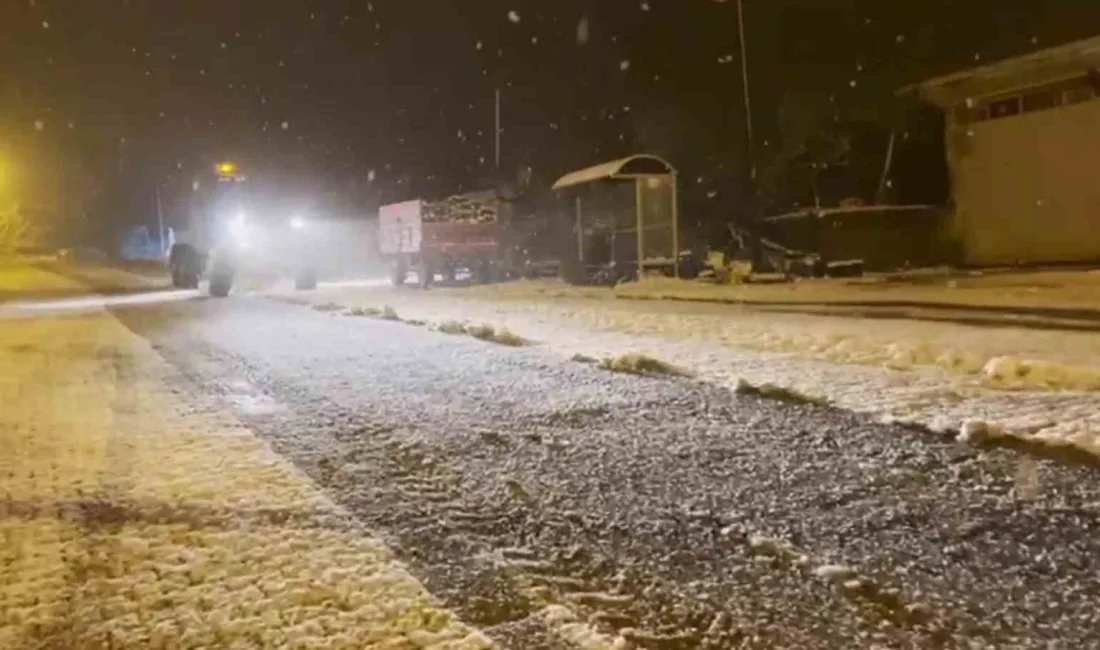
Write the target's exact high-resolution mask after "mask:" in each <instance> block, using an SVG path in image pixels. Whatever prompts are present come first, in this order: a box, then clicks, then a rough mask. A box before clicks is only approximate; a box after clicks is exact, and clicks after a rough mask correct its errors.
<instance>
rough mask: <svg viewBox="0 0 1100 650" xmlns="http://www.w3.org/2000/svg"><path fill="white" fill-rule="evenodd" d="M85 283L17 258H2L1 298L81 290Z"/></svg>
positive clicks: (0, 273)
mask: <svg viewBox="0 0 1100 650" xmlns="http://www.w3.org/2000/svg"><path fill="white" fill-rule="evenodd" d="M82 289H84V285H83V284H81V283H79V282H77V281H75V280H70V279H68V278H65V277H62V276H60V275H58V274H56V273H52V272H50V271H46V270H44V269H41V268H39V267H37V266H34V265H31V264H27V263H24V262H21V261H19V260H16V259H12V260H4V259H0V300H2V299H3V298H4V296H5V295H10V296H16V295H35V294H42V293H49V292H53V291H74V292H75V291H80V290H82Z"/></svg>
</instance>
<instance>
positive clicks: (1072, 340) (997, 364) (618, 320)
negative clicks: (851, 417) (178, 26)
mask: <svg viewBox="0 0 1100 650" xmlns="http://www.w3.org/2000/svg"><path fill="white" fill-rule="evenodd" d="M315 299H316V300H324V301H330V302H336V303H338V304H341V305H344V306H346V307H355V306H364V307H369V306H374V305H376V304H382V302H385V303H387V304H392V305H394V307H395V308H396V309H397V310H398V311H399V312H400V313H401V315H402V316H403V317H406V318H411V319H417V320H426V321H429V322H438V321H444V320H454V321H472V322H487V323H493V324H494V325H495V326H498V327H504V328H507V329H508V330H510V331H513V332H516V333H517V334H519V335H521V336H523V337H525V338H527V339H529V340H532V341H535V342H537V343H539V344H541V345H543V346H544V347H546V348H548V349H550V350H552V351H554V352H555V353H559V354H561V355H562V356H565V357H573V356H577V355H579V356H581V357H589V358H597V359H600V358H606V357H609V356H623V355H629V354H640V355H645V356H649V357H653V358H656V359H660V360H663V361H666V362H669V363H673V364H676V365H677V366H678V367H681V368H684V369H687V370H690V371H693V372H695V373H696V376H697V377H698V378H699V379H701V380H704V381H710V382H714V383H716V384H719V385H723V386H727V387H729V388H731V389H734V390H736V389H737V387H738V386H740V385H744V383H745V382H748V383H749V384H751V385H754V386H760V385H772V386H776V387H779V388H782V389H786V390H789V391H792V392H794V393H797V394H802V395H805V396H807V397H808V398H812V399H820V400H824V401H827V402H829V403H831V404H833V405H835V406H837V407H840V408H844V409H847V410H851V411H856V412H861V413H867V414H871V415H874V416H877V417H879V418H882V419H884V420H888V421H893V422H905V423H911V424H914V425H919V426H924V427H928V428H931V429H934V430H940V431H944V432H948V431H954V432H957V431H961V430H962V428H963V425H964V424H965V423H967V422H970V423H975V422H981V423H983V426H984V427H985V428H986V429H988V430H990V431H995V432H998V433H1003V434H1005V435H1011V436H1015V437H1019V438H1023V439H1027V440H1034V441H1039V442H1043V443H1047V444H1054V443H1058V444H1069V445H1072V446H1075V447H1078V448H1081V449H1084V450H1086V451H1089V452H1090V453H1093V454H1097V455H1100V394H1097V393H1096V392H1094V391H1089V390H1049V389H1050V388H1064V384H1065V383H1070V384H1077V385H1083V386H1086V387H1089V386H1091V384H1090V383H1089V382H1091V381H1092V377H1093V375H1091V374H1090V373H1091V372H1092V371H1093V369H1095V368H1100V363H1095V365H1088V366H1083V367H1082V368H1081V369H1075V368H1073V367H1071V366H1070V364H1065V365H1058V364H1059V363H1060V361H1059V359H1058V358H1051V359H1043V360H1035V361H1019V360H1017V359H1016V358H1014V357H1011V356H1004V355H999V356H994V357H990V358H984V357H983V355H982V354H974V353H970V352H957V353H955V354H957V355H958V358H959V359H962V360H963V362H962V363H954V362H952V363H942V364H940V363H936V364H932V365H923V364H921V363H918V361H920V360H922V359H926V358H929V357H931V355H932V354H933V353H935V355H936V356H935V357H931V358H935V359H940V358H941V357H943V358H944V359H951V358H952V357H951V356H949V355H950V354H951V353H950V352H949V351H945V350H938V349H937V348H936V347H935V346H930V347H928V348H927V349H926V350H925V351H923V352H922V351H920V350H921V348H920V346H919V345H914V346H910V347H908V348H907V347H905V346H906V342H905V340H904V338H902V340H901V342H895V343H890V344H888V345H885V347H883V348H881V350H879V348H876V347H875V346H874V345H871V344H869V343H868V340H873V339H869V337H872V332H871V331H870V330H871V329H872V328H885V329H887V332H886V333H881V332H880V333H879V340H880V342H882V341H889V340H890V339H891V338H892V337H893V336H895V335H897V332H898V331H900V332H902V333H903V334H904V333H906V332H907V331H908V330H907V329H906V328H910V327H911V328H913V332H909V333H915V332H917V331H918V330H920V331H923V330H925V329H927V328H931V329H933V330H935V331H937V332H939V334H937V336H939V337H941V338H943V339H944V340H947V339H949V338H951V337H956V336H963V332H964V331H968V332H969V333H968V334H966V336H965V337H964V338H962V339H955V341H956V345H966V344H967V343H968V342H972V343H973V344H974V345H978V344H983V345H985V346H986V348H985V349H986V350H997V351H1002V350H1004V349H1007V348H1009V347H1011V346H1012V345H1015V344H1017V343H1020V344H1021V345H1024V341H1025V340H1026V339H1028V338H1029V337H1030V338H1031V339H1032V340H1033V344H1032V347H1031V348H1028V347H1026V345H1024V348H1023V349H1025V350H1028V349H1031V350H1032V351H1034V350H1035V348H1034V339H1036V338H1041V337H1042V336H1048V335H1047V334H1037V333H1036V332H1033V331H1015V330H989V329H986V328H966V327H964V326H958V325H939V324H937V325H935V326H933V324H929V323H916V324H914V323H899V324H898V325H897V327H898V328H901V329H900V330H897V331H893V332H891V331H889V330H888V326H886V325H884V324H883V323H884V321H866V322H858V324H857V323H854V322H853V323H849V325H850V326H851V327H853V328H855V330H854V331H852V332H851V333H849V335H847V336H846V337H842V338H840V339H837V340H835V341H833V344H832V345H833V347H832V348H829V347H825V348H822V349H818V348H817V347H815V346H816V345H817V343H815V342H814V341H815V340H816V339H814V337H813V336H812V335H811V333H812V331H813V328H814V325H815V323H817V322H818V321H819V320H820V317H809V316H803V317H799V318H795V319H792V320H787V318H788V317H787V315H783V316H779V315H774V314H763V315H762V314H750V313H747V312H746V313H743V314H740V315H738V316H737V317H735V318H731V317H730V316H729V313H730V312H729V311H728V308H727V311H726V312H725V315H717V314H707V315H705V316H702V317H699V316H698V315H696V314H694V313H693V312H691V311H690V310H688V311H687V312H686V313H685V311H684V310H683V309H674V308H672V307H669V306H665V307H660V303H633V302H631V303H625V304H626V306H625V307H624V306H623V304H621V303H619V302H614V303H612V304H608V303H604V302H592V301H550V300H543V301H531V300H518V299H511V300H501V301H496V302H489V301H479V300H471V299H463V298H459V297H456V295H455V294H454V293H447V292H441V293H427V294H425V293H417V292H411V291H408V292H405V291H401V292H393V291H367V290H355V291H353V290H345V291H336V292H325V293H323V294H319V295H318V296H317V297H316V298H315ZM681 306H683V305H681ZM710 308H711V309H713V308H714V306H710ZM743 319H747V320H748V322H750V323H753V324H752V325H751V327H746V328H745V329H742V326H743V324H744V322H745V321H744V320H743ZM780 323H782V324H784V325H777V324H780ZM769 327H771V328H772V329H769ZM784 327H786V328H788V329H789V333H790V336H791V337H795V336H802V337H804V339H796V338H791V339H784V338H783V335H782V334H778V333H777V332H776V328H778V329H779V330H782V329H783V328H784ZM891 327H892V326H891ZM746 332H749V333H748V334H746ZM798 332H801V334H798ZM1002 335H1003V336H1004V337H1006V338H1004V339H1003V340H998V339H997V337H998V336H1002ZM769 337H773V338H769ZM1049 337H1050V338H1049V341H1048V343H1047V344H1044V345H1049V346H1053V348H1057V346H1058V342H1059V341H1061V342H1063V344H1065V345H1067V346H1070V347H1069V348H1068V349H1062V350H1061V351H1062V352H1063V353H1064V354H1065V355H1066V356H1065V357H1063V359H1068V358H1081V359H1082V360H1086V361H1094V362H1095V360H1096V359H1100V350H1098V349H1097V345H1098V342H1096V341H1094V340H1092V338H1090V337H1087V336H1086V335H1075V334H1066V333H1050V334H1049ZM830 338H831V337H830V334H829V333H828V332H827V331H826V332H825V334H824V335H823V340H824V341H829V340H830ZM769 340H771V341H779V343H777V344H776V345H774V347H768V345H762V344H758V345H757V346H756V347H754V345H753V341H764V342H767V341H769ZM788 340H805V341H809V343H804V344H801V345H792V344H790V343H788V342H787V341H788ZM991 341H993V342H996V345H994V343H991ZM998 341H999V342H998ZM890 345H894V346H895V347H894V348H891V347H890ZM998 345H1000V346H1001V347H1000V348H998V347H997V346H998ZM1073 346H1082V347H1081V348H1080V350H1083V352H1082V353H1081V354H1080V355H1078V354H1077V352H1078V348H1077V347H1073ZM1053 348H1052V349H1053ZM964 349H965V348H964ZM1044 349H1046V348H1044ZM887 354H889V356H888V357H886V360H885V361H884V360H883V358H884V357H885V355H887ZM967 354H973V356H972V357H968V356H966V355H967ZM1040 361H1041V362H1042V363H1039V362H1040ZM965 364H969V365H968V366H967V365H965ZM1043 364H1047V365H1043ZM960 365H963V366H964V367H965V368H968V369H969V370H970V371H969V372H959V368H958V366H960ZM1028 368H1030V369H1035V368H1042V370H1039V371H1037V372H1035V375H1032V374H1031V372H1030V371H1028V372H1025V371H1024V370H1022V369H1028ZM1075 373H1080V374H1075ZM987 375H989V376H987ZM1036 376H1038V377H1039V378H1041V379H1042V382H1044V383H1043V384H1042V385H1044V386H1045V387H1046V388H1047V390H1034V389H1029V388H1032V385H1029V384H1027V383H1026V381H1027V380H1029V377H1030V380H1031V381H1035V380H1036V378H1037V377H1036ZM1051 378H1054V380H1053V381H1052V379H1051ZM1045 382H1050V385H1047V384H1046V383H1045ZM1006 388H1010V389H1011V390H1005V389H1006Z"/></svg>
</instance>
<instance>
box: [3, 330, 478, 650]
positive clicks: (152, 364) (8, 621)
mask: <svg viewBox="0 0 1100 650" xmlns="http://www.w3.org/2000/svg"><path fill="white" fill-rule="evenodd" d="M171 372H172V370H171V369H170V368H169V367H168V365H167V364H166V363H165V362H163V361H162V360H161V359H160V358H159V357H157V355H156V353H155V352H154V351H153V350H152V348H151V347H149V345H148V344H147V343H146V342H145V341H144V340H141V339H139V338H138V337H136V336H134V335H133V334H131V333H130V332H129V331H128V330H126V329H125V327H123V326H122V325H121V324H120V323H118V322H117V321H115V320H114V319H113V318H111V317H110V316H107V315H105V314H102V313H100V314H95V315H84V316H76V317H72V318H66V319H41V320H35V321H8V322H0V448H3V449H4V453H3V454H0V562H2V563H3V565H4V566H5V579H4V580H3V581H2V582H0V647H2V648H5V649H6V650H7V649H10V650H20V649H30V648H42V647H47V646H48V647H72V648H76V647H127V648H129V647H169V646H171V647H177V646H178V647H200V646H201V647H245V646H247V647H296V648H330V649H349V650H350V649H352V648H356V649H357V648H362V647H365V646H369V647H398V646H400V647H406V646H409V647H418V648H439V649H443V648H449V649H452V650H459V649H475V648H488V647H491V644H490V642H489V641H488V640H487V639H486V638H485V637H484V636H483V635H481V634H480V633H479V632H476V631H474V630H472V629H470V628H468V627H467V626H465V625H463V624H462V623H460V622H458V621H456V620H455V619H454V617H453V616H452V614H451V613H450V612H449V611H447V610H445V609H443V608H441V607H440V606H439V605H438V604H437V603H436V602H435V601H434V599H433V598H432V597H431V595H430V594H428V592H427V591H426V590H425V589H424V587H423V586H422V585H421V584H420V583H419V582H418V581H417V580H416V579H415V578H413V577H412V576H411V575H410V574H409V573H408V571H407V570H406V569H405V567H404V566H403V565H402V564H400V563H399V562H397V561H395V560H394V559H393V558H392V557H391V556H390V553H389V552H388V550H387V549H386V548H385V546H384V545H383V544H382V543H381V542H380V541H378V540H377V539H375V538H372V537H371V536H370V535H369V534H367V532H366V531H363V530H361V529H360V528H359V527H358V526H357V525H356V524H355V523H354V522H353V521H352V520H351V519H350V518H349V517H347V516H345V515H344V513H342V512H341V511H339V510H338V509H337V508H336V507H335V506H334V505H333V504H332V503H331V502H330V501H329V500H328V499H327V498H326V497H325V496H324V495H323V494H322V493H321V492H320V491H319V490H318V489H317V488H316V487H314V486H313V484H312V483H310V482H309V481H308V480H307V479H306V478H305V477H303V476H302V475H300V474H299V473H298V472H297V471H296V470H295V468H294V467H293V466H291V465H290V464H289V463H287V462H286V461H284V460H282V459H281V458H280V457H279V456H278V455H276V454H275V453H274V452H273V451H271V450H270V449H269V448H268V447H267V446H266V445H265V444H264V443H263V442H261V441H260V440H259V439H257V438H256V437H255V436H254V435H253V434H252V433H251V432H250V431H248V430H247V429H245V428H243V427H242V426H240V425H239V424H238V423H237V422H236V421H235V420H234V419H233V418H232V417H230V416H227V415H221V414H218V413H217V412H216V411H214V410H210V409H207V408H206V407H205V405H201V408H199V409H196V404H194V403H192V402H190V401H184V400H181V398H180V397H179V395H178V394H176V393H175V392H174V391H173V389H172V388H171V387H170V385H169V383H168V380H169V379H170V378H171V375H170V373H171Z"/></svg>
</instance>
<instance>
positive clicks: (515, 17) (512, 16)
mask: <svg viewBox="0 0 1100 650" xmlns="http://www.w3.org/2000/svg"><path fill="white" fill-rule="evenodd" d="M508 20H510V21H511V22H513V23H515V24H517V25H518V24H519V12H517V11H515V10H514V9H513V10H512V11H509V12H508Z"/></svg>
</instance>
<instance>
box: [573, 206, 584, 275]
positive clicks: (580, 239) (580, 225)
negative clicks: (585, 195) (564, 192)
mask: <svg viewBox="0 0 1100 650" xmlns="http://www.w3.org/2000/svg"><path fill="white" fill-rule="evenodd" d="M574 203H575V204H576V209H577V261H579V262H581V263H582V264H583V263H584V211H583V210H582V209H581V197H580V196H577V197H576V199H575V201H574Z"/></svg>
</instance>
